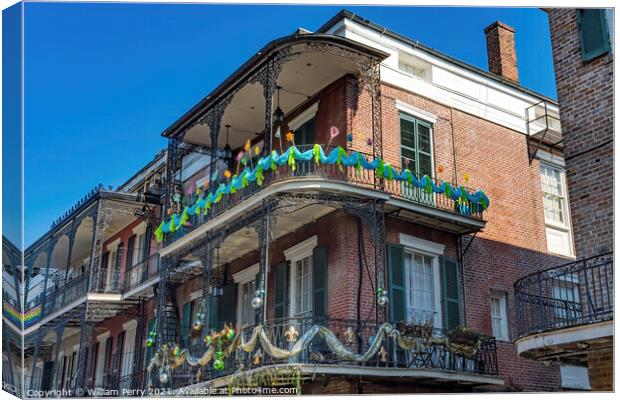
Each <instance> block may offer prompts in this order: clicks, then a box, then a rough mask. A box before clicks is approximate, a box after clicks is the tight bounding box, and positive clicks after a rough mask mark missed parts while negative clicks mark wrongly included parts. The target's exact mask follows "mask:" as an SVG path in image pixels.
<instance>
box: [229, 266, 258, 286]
mask: <svg viewBox="0 0 620 400" xmlns="http://www.w3.org/2000/svg"><path fill="white" fill-rule="evenodd" d="M258 269H259V266H258V264H254V265H252V266H251V267H248V268H245V269H242V270H241V271H239V272H237V273H235V274H233V280H234V281H235V283H239V284H244V283H248V282H252V281H253V280H254V279H256V274H258Z"/></svg>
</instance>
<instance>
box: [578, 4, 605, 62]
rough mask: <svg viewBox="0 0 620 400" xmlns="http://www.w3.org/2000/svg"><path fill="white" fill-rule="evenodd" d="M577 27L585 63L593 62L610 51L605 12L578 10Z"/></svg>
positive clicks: (600, 10) (592, 9)
mask: <svg viewBox="0 0 620 400" xmlns="http://www.w3.org/2000/svg"><path fill="white" fill-rule="evenodd" d="M577 26H578V27H579V39H580V43H581V57H582V59H583V61H589V60H592V59H593V58H596V57H598V56H600V55H603V54H605V53H607V52H608V51H609V50H610V45H609V32H608V30H607V21H606V18H605V10H603V9H594V8H589V9H579V10H577Z"/></svg>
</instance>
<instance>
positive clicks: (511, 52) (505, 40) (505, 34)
mask: <svg viewBox="0 0 620 400" xmlns="http://www.w3.org/2000/svg"><path fill="white" fill-rule="evenodd" d="M484 33H485V35H486V36H487V54H488V58H489V71H490V72H492V73H494V74H495V75H499V76H501V77H502V78H505V79H508V80H510V81H513V82H519V71H518V69H517V51H516V50H515V30H514V28H513V27H511V26H508V25H506V24H504V23H502V22H499V21H496V22H493V23H492V24H491V25H489V26H487V27H486V28H485V29H484Z"/></svg>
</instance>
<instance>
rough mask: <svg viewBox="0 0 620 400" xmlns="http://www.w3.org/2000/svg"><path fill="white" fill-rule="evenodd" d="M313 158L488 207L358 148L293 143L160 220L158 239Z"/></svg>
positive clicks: (485, 201)
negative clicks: (270, 174)
mask: <svg viewBox="0 0 620 400" xmlns="http://www.w3.org/2000/svg"><path fill="white" fill-rule="evenodd" d="M312 159H314V161H315V163H316V164H317V165H319V164H328V165H329V164H336V165H338V168H339V169H340V171H341V172H344V170H343V166H344V167H355V169H356V171H358V172H359V171H360V170H361V169H362V168H364V169H366V170H373V171H375V173H376V176H377V178H380V179H381V178H384V179H386V180H388V181H391V180H396V181H401V182H407V183H409V184H410V185H411V186H413V187H418V188H421V189H423V190H424V191H426V192H427V193H429V194H430V193H443V194H444V195H445V196H446V197H448V198H450V199H452V200H455V201H458V202H459V205H460V209H459V210H460V211H461V212H463V213H465V214H467V213H471V212H472V211H471V210H469V208H468V207H467V206H466V202H469V203H470V204H472V205H473V206H475V207H478V208H479V209H480V210H482V211H484V210H486V209H487V208H488V207H489V198H488V197H487V195H486V194H485V193H484V191H482V190H480V189H479V190H477V191H476V192H475V193H473V194H472V193H469V192H468V191H467V190H466V189H465V188H464V187H462V186H458V187H455V186H452V185H450V184H449V183H447V182H445V181H444V182H442V183H441V184H439V185H436V184H435V182H434V181H433V180H432V179H431V178H430V177H428V176H427V175H424V176H423V177H422V178H420V179H418V178H417V177H416V176H415V175H414V174H413V173H412V172H411V171H410V170H409V169H407V168H405V169H403V170H402V172H398V171H397V170H396V169H395V168H394V167H392V165H390V163H387V162H384V161H383V160H381V158H375V159H374V160H372V161H369V160H368V159H367V158H366V157H365V156H364V155H362V154H360V153H359V152H357V151H354V152H352V153H351V154H347V152H346V150H345V149H344V148H342V147H340V146H338V147H336V148H334V149H333V150H332V151H331V152H330V153H329V155H325V152H324V151H323V148H322V147H321V146H320V145H318V144H315V145H314V147H313V148H312V149H310V150H307V151H304V152H301V151H299V149H297V147H296V146H294V145H293V146H291V147H289V148H288V149H287V150H286V151H285V152H284V153H282V154H278V153H277V152H276V151H275V150H274V151H272V152H271V154H269V155H268V156H265V157H263V158H260V159H259V160H258V161H257V163H256V165H255V166H254V167H253V168H252V167H246V168H245V169H244V170H243V171H242V172H241V173H240V174H239V175H233V176H232V177H231V178H230V180H229V182H228V183H226V184H224V183H222V184H220V186H219V187H218V188H217V189H216V190H214V191H213V192H211V193H209V194H208V195H206V196H202V197H199V198H198V199H197V200H196V201H195V202H194V203H193V204H191V205H188V206H186V207H185V208H184V209H183V211H182V212H181V213H180V215H179V214H174V215H172V216H171V218H170V220H169V221H162V222H161V224H160V225H159V227H158V228H157V229H156V230H155V237H156V239H157V241H158V242H161V241H162V240H163V236H164V234H166V233H171V232H175V231H176V229H177V228H178V227H180V226H183V225H185V224H187V222H188V220H189V217H190V216H192V215H197V214H200V213H203V214H204V215H207V214H208V213H209V210H210V209H211V207H212V205H213V204H217V203H219V202H220V201H221V200H222V197H223V196H224V195H229V194H234V193H235V192H236V191H237V190H240V189H243V188H245V187H246V186H247V185H248V184H249V182H256V184H257V185H258V186H262V184H263V180H264V175H263V174H264V171H268V170H275V169H276V168H277V167H279V166H282V165H288V166H289V167H290V168H291V170H292V171H295V168H296V166H295V164H296V162H297V161H310V160H312Z"/></svg>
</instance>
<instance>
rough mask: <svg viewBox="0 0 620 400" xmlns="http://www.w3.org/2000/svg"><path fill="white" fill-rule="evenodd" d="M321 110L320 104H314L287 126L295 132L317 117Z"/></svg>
mask: <svg viewBox="0 0 620 400" xmlns="http://www.w3.org/2000/svg"><path fill="white" fill-rule="evenodd" d="M318 110H319V102H318V101H317V102H316V103H314V104H312V105H311V106H310V107H308V108H306V109H305V110H304V111H302V112H301V113H300V114H299V115H298V116H296V117H295V118H293V119H291V120H290V121H289V122H288V123H287V125H288V129H289V130H291V131H293V132H295V131H296V130H297V129H299V128H300V127H301V126H302V125H303V124H305V123H306V122H308V121H310V120H311V119H312V118H314V117H315V116H316V113H317V111H318Z"/></svg>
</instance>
